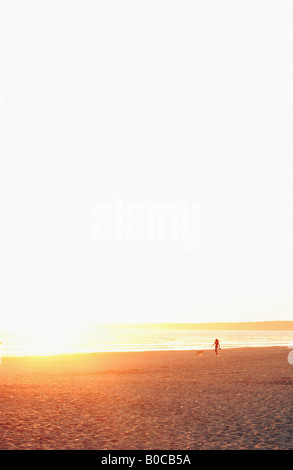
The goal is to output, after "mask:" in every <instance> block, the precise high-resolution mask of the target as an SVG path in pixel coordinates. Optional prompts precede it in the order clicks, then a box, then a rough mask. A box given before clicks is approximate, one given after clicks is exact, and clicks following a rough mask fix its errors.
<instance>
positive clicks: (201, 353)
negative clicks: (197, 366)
mask: <svg viewBox="0 0 293 470" xmlns="http://www.w3.org/2000/svg"><path fill="white" fill-rule="evenodd" d="M196 355H197V356H203V355H204V351H197V353H196Z"/></svg>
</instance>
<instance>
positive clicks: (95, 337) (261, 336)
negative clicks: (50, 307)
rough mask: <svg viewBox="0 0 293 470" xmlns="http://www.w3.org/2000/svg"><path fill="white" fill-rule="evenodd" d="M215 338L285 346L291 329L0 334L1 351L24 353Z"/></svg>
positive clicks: (141, 347)
mask: <svg viewBox="0 0 293 470" xmlns="http://www.w3.org/2000/svg"><path fill="white" fill-rule="evenodd" d="M215 338H218V339H219V341H220V346H221V348H222V349H226V348H242V347H265V346H285V347H292V349H293V331H261V330H256V331H248V330H182V329H178V330H175V329H170V330H167V329H154V328H151V329H147V328H145V329H142V328H137V329H136V328H125V327H124V328H117V327H114V328H113V327H109V326H107V327H96V328H93V329H90V330H83V331H79V332H78V333H74V334H70V335H68V336H67V337H66V338H64V336H62V335H61V336H60V337H58V333H57V332H56V335H54V338H50V339H48V338H46V339H45V340H44V338H31V337H28V336H25V335H21V334H18V335H17V336H16V335H15V334H14V335H12V334H11V333H9V332H2V334H1V340H2V344H1V349H2V351H0V355H1V356H2V357H5V356H27V355H46V354H66V353H93V352H107V351H160V350H161V351H164V350H165V351H166V350H198V349H212V344H213V342H214V340H215Z"/></svg>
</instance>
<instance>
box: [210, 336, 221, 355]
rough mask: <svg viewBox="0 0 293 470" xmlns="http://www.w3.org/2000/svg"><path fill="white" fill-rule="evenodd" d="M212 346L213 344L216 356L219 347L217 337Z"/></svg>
mask: <svg viewBox="0 0 293 470" xmlns="http://www.w3.org/2000/svg"><path fill="white" fill-rule="evenodd" d="M212 346H215V353H216V356H218V355H219V354H218V350H219V349H221V348H220V343H219V340H218V339H215V342H214V344H212Z"/></svg>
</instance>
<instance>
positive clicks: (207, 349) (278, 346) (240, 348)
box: [0, 343, 293, 365]
mask: <svg viewBox="0 0 293 470" xmlns="http://www.w3.org/2000/svg"><path fill="white" fill-rule="evenodd" d="M271 348H275V349H278V348H282V349H288V350H290V349H293V343H292V348H291V347H290V346H289V345H288V346H285V345H283V346H281V345H271V346H235V347H224V348H221V349H220V351H235V350H242V349H243V350H246V349H271ZM197 351H205V352H208V351H212V352H214V349H213V348H201V349H194V348H192V349H131V350H111V351H82V352H80V351H78V352H76V351H74V352H65V353H60V352H58V353H44V354H23V355H22V354H20V355H5V354H2V356H1V358H2V360H3V359H17V358H33V357H40V358H41V357H56V356H58V357H59V356H60V357H64V356H79V355H93V354H131V353H161V352H162V353H172V352H177V353H179V352H181V353H184V352H197ZM219 354H221V353H219ZM0 365H1V363H0Z"/></svg>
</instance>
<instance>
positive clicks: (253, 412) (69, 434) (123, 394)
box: [0, 347, 293, 450]
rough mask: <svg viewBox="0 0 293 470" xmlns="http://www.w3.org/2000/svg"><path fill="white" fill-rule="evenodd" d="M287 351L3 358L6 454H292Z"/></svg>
mask: <svg viewBox="0 0 293 470" xmlns="http://www.w3.org/2000/svg"><path fill="white" fill-rule="evenodd" d="M288 353H289V350H288V349H287V348H279V347H277V348H275V347H274V348H247V349H234V350H232V349H230V350H228V349H227V350H222V351H220V356H219V357H216V356H215V354H214V352H213V351H212V350H211V351H207V352H205V354H204V356H203V357H196V355H195V352H194V351H160V352H131V353H127V352H123V353H95V354H80V355H66V356H51V357H32V358H3V360H2V365H0V401H1V407H0V429H1V434H0V449H101V450H102V449H105V450H107V449H109V450H111V449H113V450H114V449H119V450H121V449H126V450H131V449H139V450H144V449H148V450H158V449H163V450H179V449H181V450H188V449H194V450H196V449H292V448H293V428H292V422H293V365H290V364H289V363H288V360H287V356H288Z"/></svg>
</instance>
